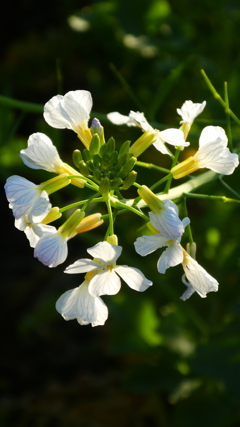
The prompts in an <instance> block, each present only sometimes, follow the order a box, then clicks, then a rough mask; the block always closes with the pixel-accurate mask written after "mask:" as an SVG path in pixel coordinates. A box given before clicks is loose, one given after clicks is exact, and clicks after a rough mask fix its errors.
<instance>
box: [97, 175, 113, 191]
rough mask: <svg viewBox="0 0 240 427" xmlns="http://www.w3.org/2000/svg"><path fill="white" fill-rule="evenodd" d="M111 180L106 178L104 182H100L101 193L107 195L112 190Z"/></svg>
mask: <svg viewBox="0 0 240 427" xmlns="http://www.w3.org/2000/svg"><path fill="white" fill-rule="evenodd" d="M110 186H111V184H110V180H109V178H108V177H107V176H105V178H102V181H101V182H100V185H99V191H100V193H102V194H103V193H107V192H108V191H109V190H110Z"/></svg>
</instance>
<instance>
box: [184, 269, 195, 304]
mask: <svg viewBox="0 0 240 427" xmlns="http://www.w3.org/2000/svg"><path fill="white" fill-rule="evenodd" d="M182 282H183V283H184V285H185V286H187V290H186V291H185V292H184V293H183V294H182V296H181V297H180V299H182V300H183V301H186V300H187V299H188V298H190V297H191V296H192V295H193V294H194V293H195V292H196V291H195V289H194V287H193V286H192V285H191V283H190V282H188V281H187V279H186V275H185V274H183V276H182Z"/></svg>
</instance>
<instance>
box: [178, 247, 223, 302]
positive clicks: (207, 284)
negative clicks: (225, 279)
mask: <svg viewBox="0 0 240 427" xmlns="http://www.w3.org/2000/svg"><path fill="white" fill-rule="evenodd" d="M183 269H184V272H185V275H186V277H187V280H188V281H189V282H190V283H191V285H192V286H193V287H194V289H195V291H196V292H197V293H198V294H199V295H200V297H202V298H205V297H206V295H207V293H208V292H217V290H218V282H217V280H215V279H214V278H213V277H212V276H210V274H208V273H207V272H206V270H204V268H202V267H201V266H200V265H199V264H198V263H197V261H195V260H194V259H193V258H191V257H190V255H186V256H184V260H183Z"/></svg>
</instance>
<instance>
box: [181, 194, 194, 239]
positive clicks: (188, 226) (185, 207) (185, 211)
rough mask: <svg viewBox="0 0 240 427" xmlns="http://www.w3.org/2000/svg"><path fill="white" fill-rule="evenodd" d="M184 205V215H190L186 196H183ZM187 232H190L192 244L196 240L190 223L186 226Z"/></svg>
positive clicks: (189, 237) (189, 236)
mask: <svg viewBox="0 0 240 427" xmlns="http://www.w3.org/2000/svg"><path fill="white" fill-rule="evenodd" d="M182 206H183V212H184V217H188V211H187V203H186V197H183V198H182ZM186 233H187V234H188V240H189V243H191V244H192V243H193V242H194V240H193V235H192V230H191V225H190V224H188V225H187V226H186Z"/></svg>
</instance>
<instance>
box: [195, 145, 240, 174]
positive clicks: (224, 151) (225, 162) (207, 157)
mask: <svg viewBox="0 0 240 427" xmlns="http://www.w3.org/2000/svg"><path fill="white" fill-rule="evenodd" d="M194 159H195V160H196V161H197V164H198V168H199V169H200V168H208V169H211V170H213V171H214V172H216V173H220V174H223V175H230V174H232V173H233V172H234V170H235V168H236V167H237V166H238V165H239V158H238V155H237V154H234V153H231V152H230V151H229V149H228V148H227V147H225V144H222V143H221V140H216V141H214V142H210V143H208V144H206V145H204V146H203V147H201V148H199V150H198V151H197V153H196V154H195V155H194Z"/></svg>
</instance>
